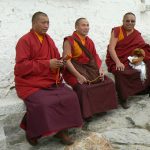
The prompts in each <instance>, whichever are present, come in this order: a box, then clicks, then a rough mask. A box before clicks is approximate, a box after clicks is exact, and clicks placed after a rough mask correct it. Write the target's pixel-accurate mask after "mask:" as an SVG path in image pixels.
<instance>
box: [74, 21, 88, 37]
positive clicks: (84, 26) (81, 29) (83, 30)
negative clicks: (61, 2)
mask: <svg viewBox="0 0 150 150" xmlns="http://www.w3.org/2000/svg"><path fill="white" fill-rule="evenodd" d="M76 32H77V33H79V34H80V35H82V36H86V35H87V34H88V32H89V22H88V21H87V20H86V19H81V20H80V21H79V23H78V24H77V25H76Z"/></svg>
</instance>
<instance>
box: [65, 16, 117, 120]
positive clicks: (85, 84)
mask: <svg viewBox="0 0 150 150" xmlns="http://www.w3.org/2000/svg"><path fill="white" fill-rule="evenodd" d="M88 32H89V22H88V21H87V19H86V18H79V19H77V20H76V22H75V31H74V32H73V34H72V35H71V36H68V37H65V38H64V44H63V56H64V57H65V56H66V55H69V56H72V57H71V58H70V59H69V60H68V61H67V62H66V69H65V70H64V73H63V77H64V80H65V81H66V83H67V84H69V85H70V86H71V87H72V88H73V89H74V91H76V93H77V95H78V98H79V101H80V107H81V112H82V117H83V119H84V120H87V121H89V120H90V119H91V117H92V116H93V115H94V114H99V113H102V112H106V111H108V110H111V109H115V108H117V98H116V91H115V85H114V83H113V81H112V80H111V79H109V78H108V77H107V76H105V75H104V71H103V69H102V61H101V59H100V58H99V55H98V54H97V52H96V49H95V45H94V43H93V41H92V40H91V39H90V38H89V37H88V36H87V34H88ZM76 40H77V41H78V42H80V44H82V45H83V46H84V47H86V48H87V51H88V52H89V53H90V54H91V55H92V56H93V58H94V61H95V62H96V66H97V68H98V70H99V71H98V72H99V76H100V81H99V82H97V83H94V84H92V83H91V84H89V81H88V79H87V78H86V76H85V75H83V74H82V73H81V72H79V71H78V70H77V69H76V68H75V66H74V65H73V63H72V61H73V60H76V61H77V62H78V63H79V65H83V64H87V63H88V62H89V61H90V58H89V57H88V56H87V55H86V53H85V52H84V51H83V50H82V48H81V47H80V46H79V44H78V42H77V41H76ZM108 93H109V94H108Z"/></svg>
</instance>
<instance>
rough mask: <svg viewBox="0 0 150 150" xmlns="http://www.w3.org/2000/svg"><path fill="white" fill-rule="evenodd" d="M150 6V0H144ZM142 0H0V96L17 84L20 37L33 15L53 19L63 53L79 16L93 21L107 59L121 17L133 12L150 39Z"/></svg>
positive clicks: (100, 50) (52, 26) (92, 30)
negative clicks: (113, 29) (38, 14)
mask: <svg viewBox="0 0 150 150" xmlns="http://www.w3.org/2000/svg"><path fill="white" fill-rule="evenodd" d="M145 2H146V3H147V4H149V5H150V0H145ZM142 8H143V7H142V5H141V0H125V1H123V0H25V1H24V0H13V1H12V0H0V98H3V97H5V96H6V95H7V94H8V93H9V92H10V87H12V86H13V85H14V82H13V80H14V76H13V67H14V62H15V45H16V42H17V40H18V39H19V38H20V37H21V36H22V35H23V34H25V33H27V32H28V31H29V30H30V28H31V17H32V14H33V13H34V12H36V11H43V12H45V13H47V14H48V16H49V19H50V29H49V31H48V33H49V34H50V35H51V37H52V38H53V39H54V41H55V43H56V45H57V46H58V48H59V50H60V53H61V52H62V42H63V37H64V36H66V35H69V34H71V33H72V32H73V30H74V22H75V20H76V19H77V18H78V17H86V18H87V19H88V20H89V22H90V33H89V35H90V36H91V38H92V39H93V41H94V42H95V44H96V48H97V51H98V53H99V54H100V56H101V58H102V60H103V61H104V60H105V54H106V47H107V44H108V41H109V36H110V31H111V28H112V27H114V26H118V25H121V24H122V16H123V15H124V13H126V12H128V11H132V12H133V13H135V14H136V16H137V25H136V27H137V29H139V30H140V31H141V32H142V34H143V35H144V37H145V39H146V40H147V41H150V11H144V12H142V13H141V12H140V11H141V10H142Z"/></svg>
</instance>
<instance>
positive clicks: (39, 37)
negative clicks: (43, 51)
mask: <svg viewBox="0 0 150 150" xmlns="http://www.w3.org/2000/svg"><path fill="white" fill-rule="evenodd" d="M35 34H36V35H37V37H38V39H39V41H40V42H41V43H42V42H43V39H44V37H43V35H40V34H38V33H37V32H35Z"/></svg>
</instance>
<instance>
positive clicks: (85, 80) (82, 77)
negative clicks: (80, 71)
mask: <svg viewBox="0 0 150 150" xmlns="http://www.w3.org/2000/svg"><path fill="white" fill-rule="evenodd" d="M77 80H78V82H79V83H80V84H83V83H87V79H86V78H85V77H84V76H83V75H79V76H78V77H77Z"/></svg>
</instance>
